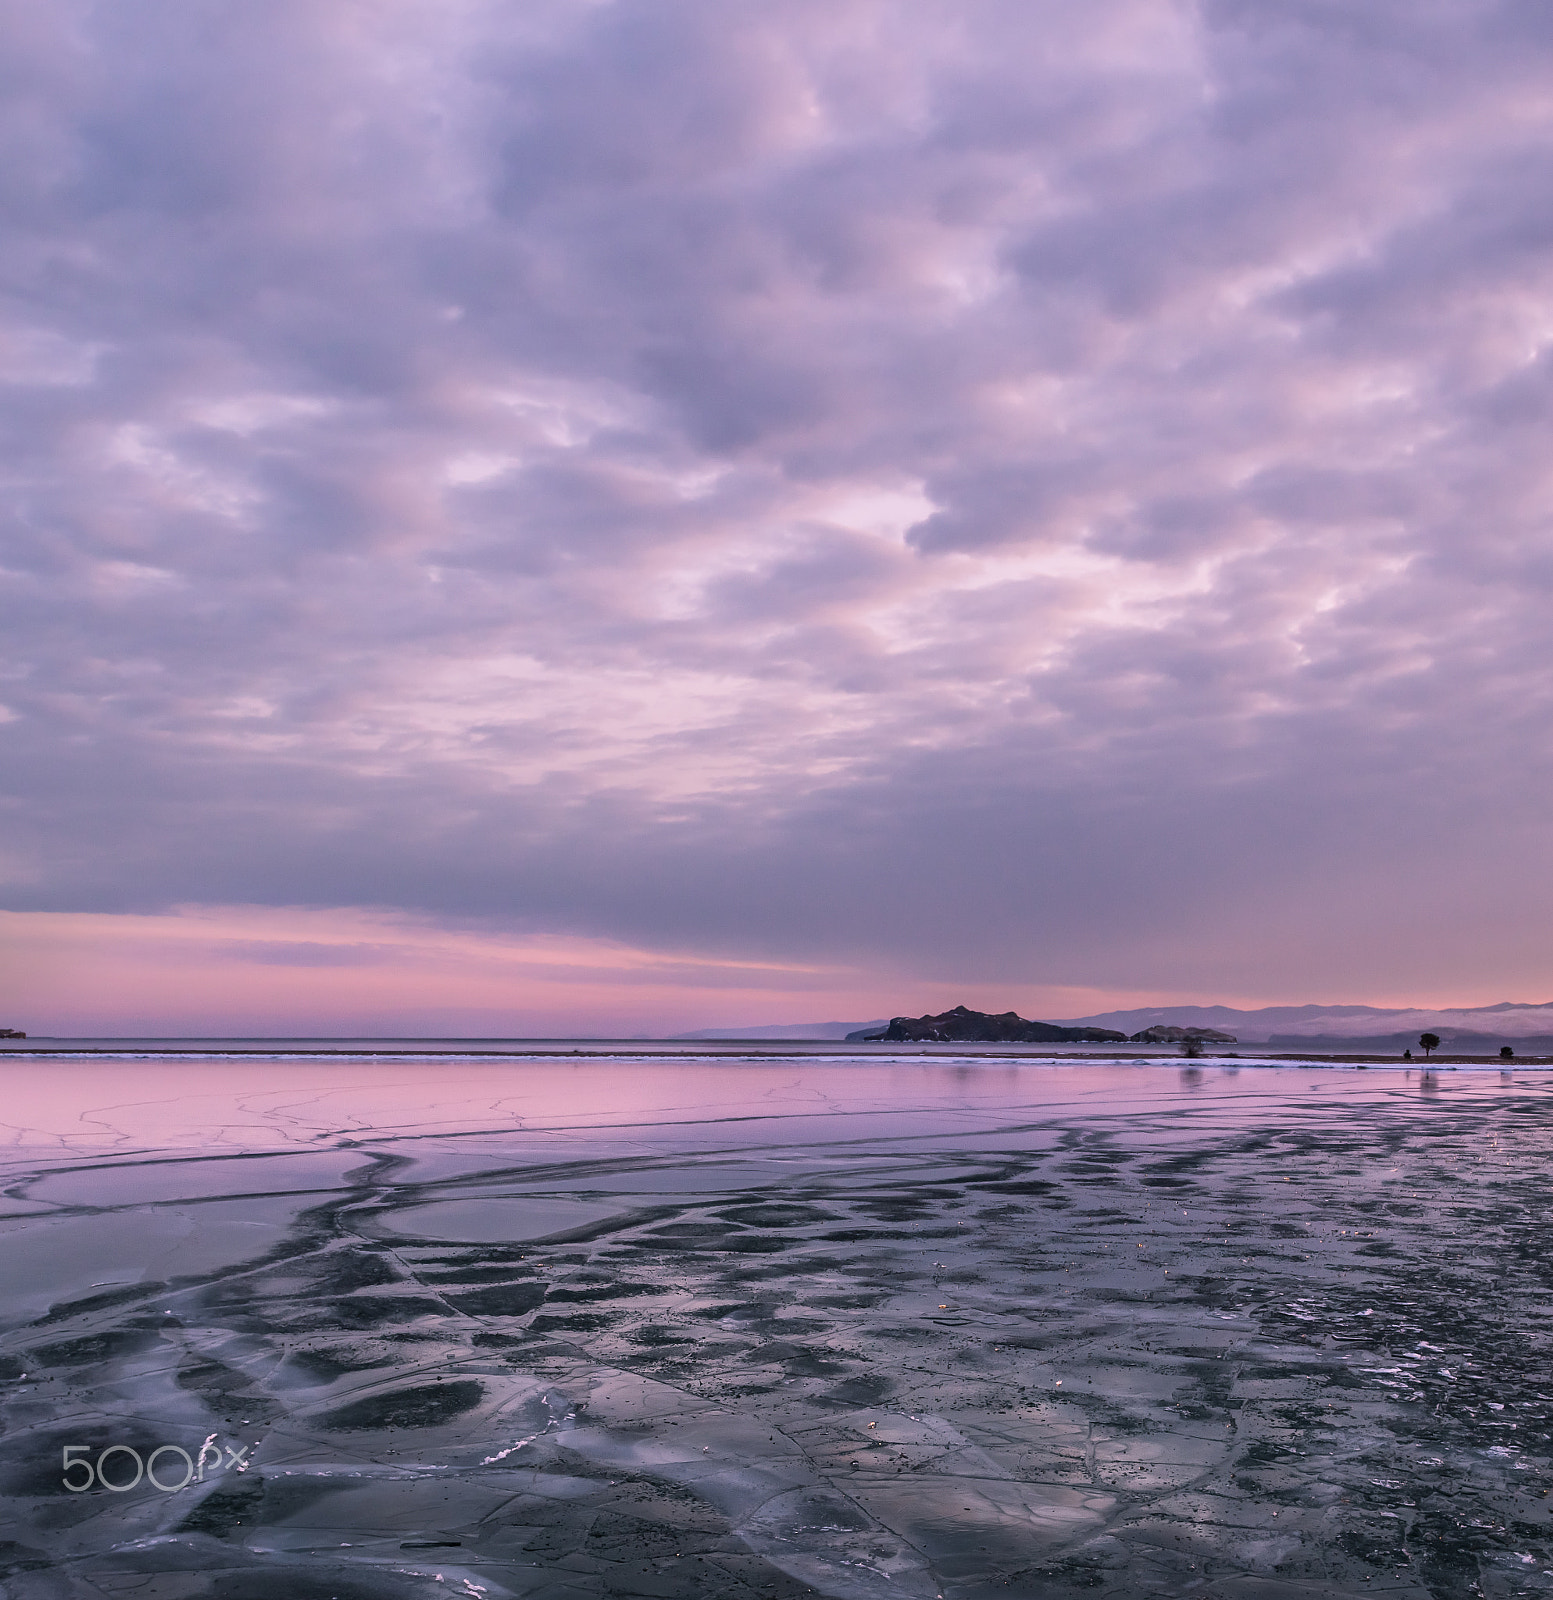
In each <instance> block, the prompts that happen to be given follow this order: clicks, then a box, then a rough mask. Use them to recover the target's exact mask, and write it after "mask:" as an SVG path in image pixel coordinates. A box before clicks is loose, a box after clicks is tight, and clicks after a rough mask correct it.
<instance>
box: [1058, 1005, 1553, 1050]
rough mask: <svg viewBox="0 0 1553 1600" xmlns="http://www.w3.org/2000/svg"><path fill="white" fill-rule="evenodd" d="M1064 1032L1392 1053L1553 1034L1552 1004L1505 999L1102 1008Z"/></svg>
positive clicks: (1528, 1039)
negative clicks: (1197, 1036) (1169, 1035)
mask: <svg viewBox="0 0 1553 1600" xmlns="http://www.w3.org/2000/svg"><path fill="white" fill-rule="evenodd" d="M1064 1020H1065V1022H1066V1024H1067V1025H1068V1026H1069V1027H1098V1028H1119V1029H1121V1030H1122V1031H1123V1032H1124V1033H1128V1034H1133V1033H1139V1032H1141V1031H1142V1030H1143V1029H1144V1028H1149V1027H1154V1026H1156V1025H1161V1024H1162V1025H1164V1026H1167V1027H1209V1028H1221V1029H1223V1030H1224V1031H1225V1032H1226V1033H1233V1034H1234V1035H1235V1036H1236V1038H1238V1039H1240V1040H1242V1041H1244V1042H1245V1043H1247V1044H1269V1043H1271V1044H1291V1045H1299V1044H1307V1043H1313V1042H1315V1041H1317V1040H1320V1041H1322V1042H1324V1043H1328V1042H1329V1043H1333V1044H1353V1045H1358V1044H1364V1045H1370V1046H1371V1047H1375V1048H1381V1047H1384V1048H1388V1049H1389V1048H1390V1047H1391V1046H1392V1045H1393V1044H1396V1043H1397V1041H1401V1044H1397V1048H1399V1049H1400V1048H1401V1047H1402V1044H1406V1043H1412V1042H1416V1041H1417V1038H1418V1035H1419V1034H1420V1033H1421V1032H1423V1031H1424V1030H1425V1029H1427V1030H1428V1031H1429V1032H1431V1033H1437V1034H1439V1036H1440V1038H1441V1040H1442V1041H1443V1042H1444V1043H1445V1045H1446V1046H1449V1045H1450V1043H1451V1042H1452V1041H1453V1040H1457V1039H1459V1041H1460V1043H1461V1044H1462V1045H1463V1047H1467V1048H1473V1049H1481V1048H1483V1047H1484V1046H1485V1045H1493V1044H1510V1045H1514V1044H1527V1045H1530V1044H1533V1043H1536V1042H1540V1041H1541V1040H1544V1039H1547V1038H1549V1037H1553V1002H1540V1003H1536V1004H1532V1003H1528V1002H1524V1001H1515V1000H1502V1001H1500V1002H1499V1004H1497V1005H1492V1006H1449V1007H1442V1008H1440V1009H1438V1010H1424V1009H1421V1008H1420V1009H1388V1008H1387V1007H1384V1006H1320V1005H1305V1006H1263V1007H1261V1008H1260V1009H1259V1010H1256V1011H1237V1010H1235V1009H1234V1008H1233V1007H1232V1006H1145V1007H1140V1008H1137V1009H1135V1010H1131V1011H1102V1012H1099V1013H1098V1014H1097V1015H1095V1016H1092V1017H1072V1018H1067V1019H1064Z"/></svg>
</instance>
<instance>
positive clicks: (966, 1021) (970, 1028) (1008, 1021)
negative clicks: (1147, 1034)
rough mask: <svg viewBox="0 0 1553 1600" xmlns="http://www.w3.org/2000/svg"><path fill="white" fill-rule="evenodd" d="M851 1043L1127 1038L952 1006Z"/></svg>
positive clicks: (865, 1033)
mask: <svg viewBox="0 0 1553 1600" xmlns="http://www.w3.org/2000/svg"><path fill="white" fill-rule="evenodd" d="M847 1038H849V1039H854V1040H865V1041H867V1040H878V1041H880V1042H882V1043H889V1044H897V1043H902V1042H910V1043H913V1044H1121V1043H1125V1042H1126V1039H1127V1035H1126V1034H1125V1033H1117V1032H1116V1030H1115V1029H1113V1028H1065V1027H1063V1026H1062V1024H1061V1023H1059V1022H1030V1021H1027V1020H1026V1019H1025V1018H1024V1017H1022V1016H1020V1015H1019V1013H1018V1012H1017V1011H1000V1012H997V1013H995V1014H994V1013H991V1012H987V1011H972V1010H971V1009H970V1008H969V1007H967V1006H955V1007H954V1008H953V1009H952V1010H949V1011H941V1012H940V1013H939V1014H938V1015H937V1016H936V1017H935V1016H925V1017H892V1018H891V1019H890V1025H889V1026H888V1027H887V1028H863V1029H860V1030H859V1031H858V1032H856V1033H849V1034H848V1035H847Z"/></svg>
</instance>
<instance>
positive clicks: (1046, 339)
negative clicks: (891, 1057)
mask: <svg viewBox="0 0 1553 1600" xmlns="http://www.w3.org/2000/svg"><path fill="white" fill-rule="evenodd" d="M0 149H3V151H4V152H5V159H4V160H3V162H0V216H3V217H4V227H3V229H0V474H3V483H4V491H3V494H0V619H3V620H0V1013H3V1014H0V1025H10V1026H15V1027H26V1028H28V1030H29V1031H30V1032H39V1033H50V1032H52V1033H69V1032H110V1033H111V1032H118V1031H132V1032H133V1031H140V1032H152V1033H154V1032H182V1033H191V1032H192V1033H198V1032H202V1031H216V1032H225V1031H240V1032H260V1033H262V1032H271V1033H289V1032H319V1031H322V1032H353V1031H366V1032H379V1033H392V1032H397V1031H407V1032H417V1031H432V1032H442V1031H451V1032H457V1033H472V1034H480V1035H485V1034H500V1033H513V1032H516V1033H523V1032H556V1033H567V1032H594V1033H610V1032H625V1033H631V1032H675V1031H680V1030H683V1029H690V1028H695V1027H711V1026H723V1025H727V1026H736V1025H740V1024H755V1023H776V1022H788V1021H810V1020H815V1021H817V1020H822V1019H831V1018H840V1019H843V1020H845V1019H864V1020H866V1019H871V1018H873V1017H878V1016H888V1015H891V1014H893V1013H896V1012H903V1011H905V1012H912V1013H916V1012H920V1011H926V1010H937V1009H941V1008H942V1007H943V1006H947V1005H949V1004H953V1003H956V1002H964V1003H966V1004H971V1005H979V1006H984V1007H990V1008H993V1009H998V1010H1002V1009H1006V1008H1008V1007H1014V1008H1017V1009H1019V1010H1021V1011H1022V1012H1023V1013H1024V1014H1025V1015H1027V1016H1028V1015H1034V1016H1074V1015H1082V1014H1085V1013H1088V1012H1092V1011H1098V1010H1102V1009H1107V1008H1110V1007H1114V1006H1119V1005H1131V1004H1150V1003H1164V1002H1169V1001H1172V1000H1178V1001H1187V1002H1214V1001H1217V1002H1223V1003H1227V1004H1238V1005H1260V1004H1274V1003H1301V1002H1310V1001H1317V1002H1332V1003H1338V1002H1353V1003H1375V1004H1392V1005H1402V1004H1431V1005H1432V1004H1487V1003H1492V1002H1494V1001H1498V1000H1504V999H1512V1000H1523V1001H1536V1000H1544V999H1548V998H1550V997H1553V970H1550V969H1553V949H1550V946H1549V941H1548V939H1547V935H1546V929H1547V926H1548V906H1549V903H1550V890H1553V871H1550V852H1549V846H1550V842H1553V841H1550V834H1553V808H1550V807H1549V805H1548V802H1547V795H1548V792H1549V788H1548V786H1549V779H1550V777H1553V771H1550V768H1553V746H1550V739H1549V727H1550V699H1553V680H1550V672H1549V668H1550V657H1553V644H1550V640H1553V626H1550V622H1549V616H1550V612H1553V604H1550V601H1553V535H1550V510H1553V499H1550V491H1553V449H1550V448H1549V444H1548V441H1549V438H1550V437H1553V429H1550V423H1553V11H1550V10H1549V8H1548V6H1547V5H1546V4H1545V0H1366V3H1365V4H1363V5H1357V6H1356V5H1353V4H1351V3H1338V0H1193V3H1187V0H1041V3H1039V4H1032V3H1030V0H952V3H951V0H933V3H926V0H888V3H885V0H823V3H821V0H765V3H762V4H755V3H751V0H370V3H369V0H266V3H265V4H264V5H262V6H250V5H234V4H231V3H229V0H221V3H217V0H138V3H137V4H136V5H134V6H133V7H125V6H123V5H119V4H116V3H109V0H52V3H51V4H49V5H46V6H39V5H36V4H31V3H27V0H0Z"/></svg>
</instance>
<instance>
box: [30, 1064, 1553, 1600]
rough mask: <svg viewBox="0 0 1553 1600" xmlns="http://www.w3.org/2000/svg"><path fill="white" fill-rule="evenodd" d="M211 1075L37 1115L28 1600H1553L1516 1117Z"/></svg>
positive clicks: (70, 1081)
mask: <svg viewBox="0 0 1553 1600" xmlns="http://www.w3.org/2000/svg"><path fill="white" fill-rule="evenodd" d="M187 1065H188V1064H187V1063H184V1064H179V1063H171V1062H169V1063H161V1064H158V1063H145V1062H137V1063H135V1064H134V1065H133V1066H126V1065H120V1066H118V1067H113V1066H111V1065H109V1064H105V1063H95V1064H92V1067H91V1070H90V1072H83V1073H81V1074H78V1075H74V1076H72V1075H70V1074H68V1073H67V1074H66V1075H65V1077H64V1078H63V1079H61V1080H58V1081H57V1082H56V1083H55V1086H54V1087H55V1100H54V1101H53V1102H50V1101H49V1100H48V1098H47V1096H46V1095H44V1094H42V1093H41V1092H40V1090H39V1088H38V1086H37V1085H36V1084H32V1085H31V1086H30V1087H29V1089H28V1098H27V1100H26V1104H25V1106H23V1097H22V1096H21V1095H20V1094H18V1095H17V1096H15V1097H13V1098H12V1099H11V1100H10V1101H9V1102H8V1103H9V1104H10V1105H11V1106H12V1109H13V1116H16V1115H17V1114H18V1112H19V1109H26V1110H27V1112H28V1114H29V1116H30V1117H31V1118H32V1123H31V1125H30V1126H27V1127H18V1128H17V1131H16V1134H15V1136H14V1140H13V1148H12V1151H11V1154H10V1157H9V1171H8V1174H7V1184H6V1188H7V1195H8V1200H7V1202H6V1204H7V1208H8V1215H6V1216H5V1217H0V1272H3V1274H4V1282H5V1284H6V1288H7V1291H8V1292H7V1296H6V1301H5V1305H4V1317H5V1323H4V1340H3V1346H0V1379H3V1380H4V1395H5V1397H4V1406H5V1411H4V1424H5V1431H4V1434H3V1436H0V1520H3V1528H4V1531H3V1533H0V1540H3V1541H4V1542H0V1574H3V1579H0V1581H3V1584H4V1586H5V1587H4V1593H5V1594H6V1596H7V1597H8V1600H9V1597H12V1596H15V1597H17V1600H45V1597H47V1600H55V1597H60V1600H69V1597H76V1596H80V1597H86V1596H92V1597H97V1596H102V1595H115V1594H119V1593H121V1592H122V1593H124V1594H131V1593H133V1594H135V1595H143V1596H150V1597H162V1596H167V1597H173V1596H179V1597H181V1596H199V1595H211V1596H215V1595H218V1594H219V1595H221V1596H223V1597H236V1600H244V1597H253V1600H258V1597H260V1596H263V1597H266V1600H268V1597H270V1596H275V1595H281V1596H285V1597H287V1600H327V1597H329V1596H334V1597H337V1600H365V1597H368V1596H394V1597H397V1596H422V1595H432V1594H436V1595H447V1594H450V1593H452V1594H466V1595H472V1596H489V1597H491V1600H501V1597H505V1596H543V1597H547V1600H548V1597H550V1596H576V1597H579V1600H581V1597H588V1596H600V1597H602V1596H605V1595H636V1594H641V1595H649V1594H651V1595H668V1596H681V1595H683V1596H691V1597H707V1600H711V1597H723V1596H750V1597H753V1596H773V1595H775V1596H794V1597H796V1596H799V1595H815V1594H819V1595H828V1596H845V1597H859V1600H875V1597H878V1600H882V1597H885V1596H891V1597H896V1596H903V1597H921V1600H937V1597H939V1596H943V1597H944V1600H971V1597H980V1596H992V1595H1007V1594H1019V1595H1026V1596H1060V1595H1077V1594H1079V1593H1085V1594H1098V1595H1102V1596H1106V1595H1110V1596H1116V1597H1122V1596H1126V1597H1132V1596H1150V1595H1160V1596H1164V1595H1172V1596H1174V1595H1203V1596H1218V1597H1220V1600H1226V1597H1230V1596H1239V1597H1245V1600H1252V1597H1257V1600H1282V1597H1285V1596H1288V1597H1294V1596H1300V1595H1309V1596H1318V1595H1321V1596H1332V1595H1349V1594H1352V1595H1359V1594H1376V1593H1387V1594H1394V1595H1411V1596H1419V1597H1423V1596H1440V1597H1445V1596H1452V1597H1454V1596H1462V1597H1466V1596H1477V1595H1484V1596H1509V1595H1531V1594H1553V1559H1550V1548H1549V1533H1548V1527H1549V1500H1548V1497H1547V1491H1548V1489H1549V1487H1550V1485H1553V1478H1550V1474H1549V1443H1550V1440H1549V1435H1550V1434H1553V1425H1550V1418H1549V1407H1550V1404H1553V1401H1550V1400H1549V1394H1550V1390H1549V1387H1548V1362H1547V1340H1548V1333H1547V1328H1546V1322H1547V1314H1548V1310H1549V1307H1550V1304H1553V1302H1550V1301H1549V1298H1548V1297H1549V1285H1548V1281H1547V1277H1546V1251H1545V1241H1544V1232H1545V1223H1544V1216H1545V1211H1546V1154H1547V1150H1548V1115H1549V1109H1550V1101H1549V1098H1548V1095H1547V1093H1546V1091H1545V1090H1544V1089H1543V1087H1542V1085H1541V1084H1540V1083H1539V1082H1537V1081H1536V1080H1534V1079H1524V1078H1523V1079H1518V1080H1517V1081H1516V1082H1514V1083H1513V1084H1508V1085H1506V1084H1502V1083H1501V1082H1500V1081H1499V1078H1498V1075H1497V1073H1496V1074H1494V1075H1492V1076H1490V1075H1488V1074H1484V1075H1482V1076H1481V1077H1479V1078H1476V1079H1473V1080H1471V1081H1469V1080H1468V1079H1467V1076H1466V1075H1462V1076H1461V1077H1459V1078H1450V1079H1444V1075H1443V1074H1433V1073H1431V1074H1429V1076H1430V1077H1432V1078H1433V1079H1434V1084H1433V1087H1432V1088H1430V1089H1429V1090H1428V1091H1427V1093H1426V1095H1420V1089H1421V1088H1423V1087H1424V1085H1423V1081H1422V1079H1419V1080H1414V1081H1409V1080H1407V1079H1404V1078H1403V1077H1402V1075H1401V1074H1392V1073H1380V1072H1375V1071H1370V1072H1368V1073H1365V1074H1357V1073H1347V1074H1343V1073H1337V1072H1334V1071H1330V1070H1327V1071H1323V1072H1322V1073H1320V1074H1319V1075H1317V1076H1313V1075H1311V1074H1309V1073H1300V1072H1297V1071H1276V1070H1269V1069H1257V1070H1245V1071H1240V1072H1238V1073H1236V1074H1235V1075H1233V1076H1232V1075H1231V1074H1230V1073H1228V1072H1221V1071H1219V1070H1218V1069H1217V1068H1216V1067H1215V1065H1214V1064H1213V1063H1212V1062H1211V1061H1206V1062H1203V1063H1201V1064H1195V1065H1194V1066H1193V1067H1191V1068H1188V1069H1185V1070H1178V1069H1176V1068H1163V1069H1157V1070H1154V1071H1147V1070H1144V1069H1139V1068H1137V1067H1135V1066H1128V1067H1121V1068H1114V1069H1105V1068H1095V1067H1089V1068H1085V1067H1072V1066H1067V1067H1063V1068H1061V1069H1056V1070H1046V1069H1042V1068H1040V1067H1039V1066H1028V1067H1027V1066H1023V1065H1022V1066H1020V1067H1019V1068H1017V1069H1015V1070H1012V1071H1010V1070H1007V1069H1005V1068H1004V1067H1003V1066H1001V1065H999V1066H993V1067H982V1066H977V1065H974V1064H968V1065H966V1064H962V1065H960V1066H958V1067H955V1066H953V1065H945V1064H942V1063H929V1064H926V1065H924V1064H922V1063H919V1062H890V1061H884V1062H880V1063H877V1064H875V1063H870V1064H869V1065H868V1066H867V1067H858V1066H855V1065H839V1064H838V1065H835V1066H827V1065H826V1064H825V1063H824V1062H814V1061H809V1062H802V1063H791V1062H789V1063H771V1062H764V1063H751V1064H748V1065H744V1066H740V1065H737V1064H728V1063H717V1064H713V1065H710V1066H708V1065H699V1066H698V1065H697V1064H695V1063H678V1064H674V1065H672V1066H668V1067H665V1066H664V1065H663V1064H661V1063H657V1064H653V1065H651V1066H650V1067H644V1066H642V1065H641V1064H639V1063H629V1062H624V1061H621V1062H610V1061H593V1062H586V1063H583V1064H581V1065H579V1064H577V1063H576V1062H574V1061H569V1060H558V1061H557V1062H556V1063H554V1064H553V1070H549V1069H545V1068H544V1067H543V1066H536V1065H535V1064H534V1063H524V1064H523V1065H522V1066H521V1067H516V1068H515V1067H512V1066H510V1065H508V1066H504V1065H500V1064H496V1065H489V1064H482V1065H478V1066H473V1067H468V1068H465V1067H453V1066H450V1065H448V1064H446V1063H444V1064H440V1065H438V1066H437V1067H435V1068H430V1067H427V1066H424V1065H423V1066H418V1067H414V1068H412V1067H409V1066H407V1065H403V1064H393V1065H390V1066H379V1065H373V1066H371V1067H370V1068H367V1067H363V1066H362V1065H360V1064H356V1063H350V1062H345V1063H329V1064H322V1065H321V1064H318V1063H284V1064H280V1063H277V1064H269V1065H266V1064H262V1063H245V1064H243V1066H242V1067H241V1069H240V1070H239V1069H235V1068H234V1069H223V1070H231V1071H232V1072H233V1074H234V1075H233V1076H232V1077H230V1078H229V1079H227V1080H226V1083H227V1088H226V1089H225V1091H224V1093H225V1095H226V1100H225V1103H221V1095H220V1094H218V1093H216V1092H215V1091H213V1090H212V1089H211V1088H210V1087H209V1085H208V1083H207V1084H205V1085H203V1086H202V1088H201V1091H200V1093H199V1094H189V1095H182V1096H180V1094H179V1093H178V1086H179V1083H180V1072H184V1071H186V1069H187ZM4 1070H6V1071H16V1070H21V1069H20V1064H16V1063H13V1064H9V1065H8V1066H7V1067H6V1068H5V1069H4ZM26 1070H28V1071H32V1072H36V1070H37V1069H33V1068H29V1069H26ZM142 1073H145V1074H146V1076H144V1077H142V1076H141V1074H142ZM376 1074H382V1075H383V1076H382V1078H381V1082H378V1081H377V1080H376V1079H375V1076H374V1075H376ZM1442 1079H1443V1080H1444V1081H1442ZM417 1083H418V1084H419V1093H420V1095H421V1098H422V1099H423V1101H425V1102H426V1104H427V1106H428V1108H429V1109H428V1112H427V1115H426V1117H425V1119H424V1120H423V1121H420V1122H418V1121H417V1120H416V1118H415V1116H414V1103H413V1102H414V1097H415V1092H416V1085H417ZM132 1090H133V1092H131V1091H132ZM698 1104H699V1105H701V1106H702V1107H704V1108H705V1109H704V1111H703V1112H702V1114H699V1115H698V1114H696V1112H695V1109H694V1108H695V1107H696V1106H697V1105H698ZM149 1106H156V1107H159V1108H160V1110H158V1111H157V1112H156V1114H155V1115H153V1114H152V1113H151V1112H150V1111H148V1110H147V1107H149ZM603 1107H607V1108H609V1109H608V1111H607V1112H604V1111H601V1109H600V1108H603ZM110 1108H116V1109H110ZM380 1113H381V1115H380ZM158 1118H160V1137H157V1133H158V1125H157V1124H158ZM89 1128H90V1129H94V1130H95V1134H93V1135H88V1133H87V1132H86V1131H85V1130H87V1129H89ZM212 1130H218V1131H215V1132H213V1131H212ZM93 1138H95V1140H96V1143H95V1144H94V1143H92V1139H93ZM148 1462H150V1463H152V1466H151V1471H150V1476H149V1478H148V1477H147V1476H146V1474H145V1470H144V1469H145V1467H146V1464H147V1463H148ZM185 1462H187V1473H185V1467H184V1463H185ZM131 1479H133V1481H131Z"/></svg>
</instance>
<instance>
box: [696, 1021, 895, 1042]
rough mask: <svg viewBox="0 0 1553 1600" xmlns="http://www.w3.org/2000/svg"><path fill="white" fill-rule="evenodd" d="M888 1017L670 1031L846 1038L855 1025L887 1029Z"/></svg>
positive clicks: (698, 1035)
mask: <svg viewBox="0 0 1553 1600" xmlns="http://www.w3.org/2000/svg"><path fill="white" fill-rule="evenodd" d="M889 1025H890V1019H889V1018H888V1017H881V1018H880V1019H879V1020H877V1021H875V1022H770V1023H761V1024H759V1025H758V1026H755V1027H749V1028H697V1029H696V1031H695V1032H694V1033H674V1034H670V1035H669V1037H670V1038H671V1039H684V1040H687V1041H689V1040H693V1039H845V1038H846V1036H847V1035H848V1034H849V1033H852V1032H854V1031H855V1030H856V1029H858V1028H887V1027H889Z"/></svg>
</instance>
